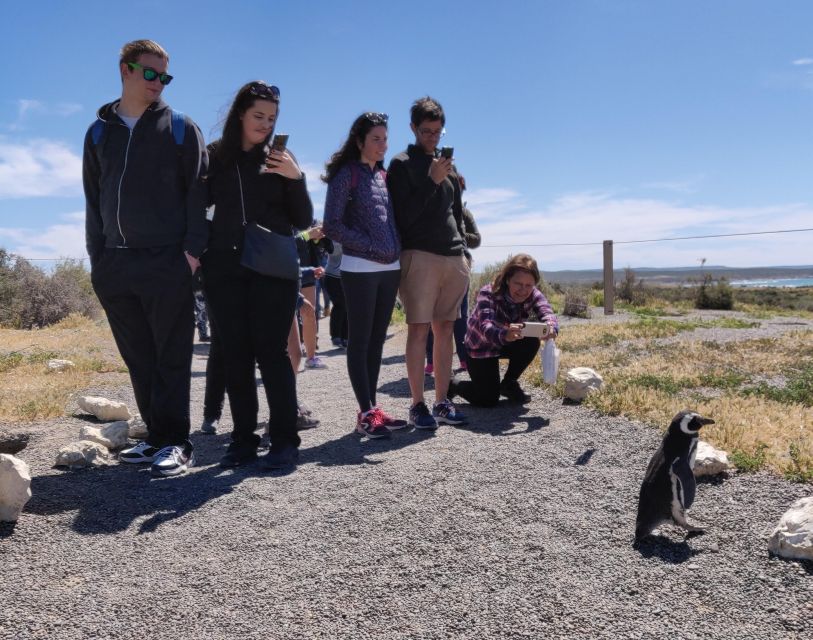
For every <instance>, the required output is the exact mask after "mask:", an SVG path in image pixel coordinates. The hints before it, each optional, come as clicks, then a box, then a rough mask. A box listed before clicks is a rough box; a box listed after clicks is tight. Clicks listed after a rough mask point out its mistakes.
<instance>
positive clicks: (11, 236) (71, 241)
mask: <svg viewBox="0 0 813 640" xmlns="http://www.w3.org/2000/svg"><path fill="white" fill-rule="evenodd" d="M60 218H62V219H64V220H66V221H76V222H74V223H71V222H66V223H64V224H54V225H50V226H48V227H46V228H44V229H32V228H24V227H0V246H3V247H5V248H6V249H8V250H9V251H10V252H11V253H15V254H17V255H19V256H23V257H24V258H29V259H33V260H46V259H55V258H83V257H85V256H86V255H87V253H86V251H85V224H84V220H85V212H84V211H76V212H72V213H66V214H62V215H61V216H60Z"/></svg>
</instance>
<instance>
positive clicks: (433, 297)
mask: <svg viewBox="0 0 813 640" xmlns="http://www.w3.org/2000/svg"><path fill="white" fill-rule="evenodd" d="M469 274H470V271H469V265H468V262H467V261H466V258H465V257H464V256H439V255H436V254H434V253H428V252H426V251H418V250H417V249H406V250H404V251H402V252H401V285H400V288H399V291H398V293H399V296H400V298H401V304H402V305H403V306H404V312H405V313H406V321H407V324H413V323H427V322H432V321H433V320H448V321H454V320H457V318H459V317H460V303H461V302H462V301H463V296H464V295H466V290H467V289H468V287H469Z"/></svg>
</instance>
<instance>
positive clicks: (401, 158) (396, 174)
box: [387, 96, 469, 429]
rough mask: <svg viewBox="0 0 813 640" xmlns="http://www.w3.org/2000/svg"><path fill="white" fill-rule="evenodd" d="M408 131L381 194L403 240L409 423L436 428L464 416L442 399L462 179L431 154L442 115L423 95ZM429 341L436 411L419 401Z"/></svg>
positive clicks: (460, 288)
mask: <svg viewBox="0 0 813 640" xmlns="http://www.w3.org/2000/svg"><path fill="white" fill-rule="evenodd" d="M410 120H411V124H410V127H411V129H412V133H413V134H414V135H415V144H411V145H409V147H408V148H407V150H406V151H405V152H402V153H399V154H398V155H397V156H395V157H394V158H393V159H392V161H391V162H390V167H389V171H388V172H387V187H388V189H389V193H390V198H391V200H392V206H393V210H394V211H395V222H396V224H397V225H398V232H399V233H400V234H401V246H402V251H401V283H400V287H399V295H400V297H401V302H402V304H403V305H404V311H405V312H406V321H407V344H406V365H407V377H408V379H409V388H410V392H411V395H412V406H411V408H410V410H409V424H411V425H413V426H414V427H415V428H416V429H436V428H437V425H438V423H442V424H463V423H464V422H465V421H466V417H465V416H464V415H463V414H462V413H461V412H460V411H458V410H457V409H456V408H455V406H454V405H453V404H452V402H451V401H450V400H449V398H448V396H447V392H448V388H449V380H450V379H451V375H452V328H453V327H454V322H455V319H456V318H457V317H458V316H459V314H460V303H461V302H462V300H463V296H464V295H465V294H466V290H467V289H468V286H469V266H468V263H467V262H466V258H465V257H464V250H465V248H466V243H465V223H464V222H463V203H462V201H461V198H460V179H459V177H458V175H457V171H456V170H455V167H454V165H453V164H452V159H451V158H450V157H443V156H442V155H441V153H440V150H439V149H438V148H437V146H438V142H440V138H441V137H442V136H443V133H444V129H443V128H444V126H445V124H446V115H445V114H444V113H443V107H441V106H440V103H439V102H438V101H437V100H435V99H433V98H430V97H429V96H426V97H424V98H420V99H418V100H416V101H415V102H414V104H413V105H412V109H411V110H410ZM430 326H431V327H432V332H433V333H434V335H435V345H434V365H435V404H434V407H433V408H432V412H431V413H430V412H429V408H428V407H427V406H426V403H425V402H424V395H423V384H424V379H423V378H424V373H423V372H424V363H425V357H426V356H425V353H426V341H427V338H428V336H429V327H430Z"/></svg>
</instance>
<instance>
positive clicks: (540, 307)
mask: <svg viewBox="0 0 813 640" xmlns="http://www.w3.org/2000/svg"><path fill="white" fill-rule="evenodd" d="M532 315H533V316H534V317H535V318H536V320H538V321H539V322H547V323H548V324H549V325H551V326H552V327H553V330H554V333H555V334H558V333H559V321H558V320H557V319H556V315H554V313H553V308H552V307H551V306H550V303H549V302H548V299H547V298H546V297H545V296H544V295H542V292H541V291H540V290H539V289H536V288H534V290H533V292H532V293H531V295H530V296H528V299H527V300H525V302H519V303H518V302H514V301H513V300H511V298H509V297H508V294H507V293H506V294H495V293H493V292H492V291H491V285H490V284H487V285H486V286H484V287H483V288H482V289H480V293H479V294H478V295H477V303H476V304H475V305H474V310H473V311H472V312H471V315H470V316H469V321H468V328H467V330H466V348H467V349H468V352H469V357H471V358H496V357H498V356H499V355H500V351H501V350H502V348H503V346H504V345H506V344H507V342H506V340H505V334H506V333H508V325H509V324H518V323H520V322H527V321H528V320H530V319H531V316H532Z"/></svg>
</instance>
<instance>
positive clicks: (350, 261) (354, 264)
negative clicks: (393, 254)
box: [339, 253, 401, 273]
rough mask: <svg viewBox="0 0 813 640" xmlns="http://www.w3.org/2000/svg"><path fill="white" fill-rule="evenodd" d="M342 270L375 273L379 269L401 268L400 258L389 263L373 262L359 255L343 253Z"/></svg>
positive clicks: (391, 269) (393, 269) (392, 269)
mask: <svg viewBox="0 0 813 640" xmlns="http://www.w3.org/2000/svg"><path fill="white" fill-rule="evenodd" d="M339 268H340V269H341V270H342V271H352V272H353V273H375V272H378V271H395V270H396V269H400V268H401V260H400V258H399V259H398V260H396V261H395V262H390V263H389V264H381V263H380V262H373V261H372V260H366V259H365V258H359V257H357V256H349V255H347V254H346V253H345V254H343V255H342V264H341V266H340V267H339Z"/></svg>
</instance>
